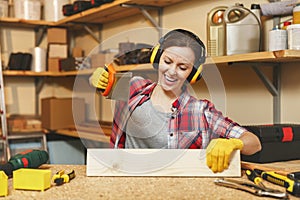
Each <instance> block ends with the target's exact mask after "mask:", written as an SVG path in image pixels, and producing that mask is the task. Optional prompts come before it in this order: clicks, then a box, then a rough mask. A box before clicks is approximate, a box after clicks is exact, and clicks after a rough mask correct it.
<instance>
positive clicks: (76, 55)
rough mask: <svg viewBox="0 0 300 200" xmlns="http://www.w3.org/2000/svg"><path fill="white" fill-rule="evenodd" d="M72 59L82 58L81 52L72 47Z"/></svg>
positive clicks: (79, 49)
mask: <svg viewBox="0 0 300 200" xmlns="http://www.w3.org/2000/svg"><path fill="white" fill-rule="evenodd" d="M72 57H74V58H76V57H83V50H82V48H80V47H74V48H73V49H72Z"/></svg>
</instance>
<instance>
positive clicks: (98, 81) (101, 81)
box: [90, 67, 108, 90]
mask: <svg viewBox="0 0 300 200" xmlns="http://www.w3.org/2000/svg"><path fill="white" fill-rule="evenodd" d="M107 83H108V72H107V71H106V70H105V69H104V68H103V67H98V68H97V69H96V70H95V71H94V72H93V74H92V75H91V77H90V84H91V85H92V86H94V87H95V88H98V89H101V90H105V89H106V87H107Z"/></svg>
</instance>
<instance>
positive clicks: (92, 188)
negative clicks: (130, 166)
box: [0, 160, 300, 200]
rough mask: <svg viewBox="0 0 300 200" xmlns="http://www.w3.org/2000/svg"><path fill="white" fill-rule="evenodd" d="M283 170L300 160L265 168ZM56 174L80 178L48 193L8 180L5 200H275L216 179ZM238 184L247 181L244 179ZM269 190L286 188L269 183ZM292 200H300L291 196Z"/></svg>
mask: <svg viewBox="0 0 300 200" xmlns="http://www.w3.org/2000/svg"><path fill="white" fill-rule="evenodd" d="M263 165H266V166H270V165H271V166H276V167H278V168H279V169H283V170H290V171H300V160H297V161H289V162H278V163H271V164H263ZM43 167H44V168H49V169H50V170H51V172H52V174H55V173H56V172H57V171H59V170H65V171H66V173H67V172H68V171H70V170H72V169H74V170H75V173H76V177H75V179H73V180H71V181H70V182H69V183H65V184H63V185H61V186H52V187H51V188H49V189H47V190H46V191H44V192H41V191H26V190H14V189H13V186H12V184H13V182H12V181H13V179H12V178H11V179H9V180H8V185H9V191H8V196H6V197H0V200H1V199H14V200H15V199H20V200H23V199H24V200H26V199H30V200H32V199H37V200H42V199H55V200H64V199H72V200H77V199H143V200H144V199H164V200H165V199H180V200H181V199H222V200H225V199H230V200H232V199H247V200H252V199H273V198H266V197H257V196H254V195H252V194H250V193H247V192H244V191H239V190H236V189H232V188H226V187H222V186H217V185H215V184H214V180H215V178H203V177H201V178H193V177H188V178H187V177H87V176H86V166H85V165H44V166H43ZM234 179H237V180H245V181H247V178H246V176H245V175H243V176H242V177H241V178H234ZM265 185H266V186H267V187H272V188H276V189H280V190H282V191H284V188H282V187H280V186H276V185H273V184H271V183H268V182H266V183H265ZM289 197H290V199H299V198H297V197H295V196H292V195H289Z"/></svg>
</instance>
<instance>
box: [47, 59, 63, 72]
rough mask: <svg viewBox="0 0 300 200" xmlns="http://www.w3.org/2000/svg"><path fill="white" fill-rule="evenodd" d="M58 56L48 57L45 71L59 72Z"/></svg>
mask: <svg viewBox="0 0 300 200" xmlns="http://www.w3.org/2000/svg"><path fill="white" fill-rule="evenodd" d="M59 61H60V58H48V67H47V71H49V72H60V62H59Z"/></svg>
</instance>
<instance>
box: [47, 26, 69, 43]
mask: <svg viewBox="0 0 300 200" xmlns="http://www.w3.org/2000/svg"><path fill="white" fill-rule="evenodd" d="M47 40H48V44H51V43H58V44H67V43H68V40H67V29H65V28H48V29H47Z"/></svg>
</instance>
